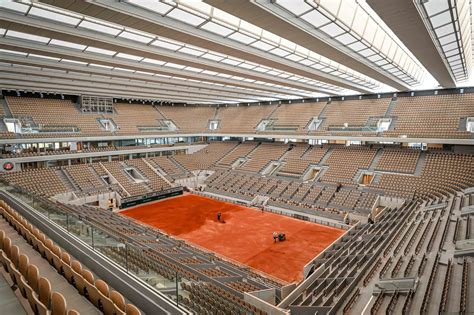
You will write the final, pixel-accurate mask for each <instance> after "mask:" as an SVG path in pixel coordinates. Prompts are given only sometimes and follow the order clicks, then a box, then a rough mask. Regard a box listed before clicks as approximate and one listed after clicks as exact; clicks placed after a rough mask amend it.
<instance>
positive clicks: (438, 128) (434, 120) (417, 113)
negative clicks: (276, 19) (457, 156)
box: [385, 94, 474, 138]
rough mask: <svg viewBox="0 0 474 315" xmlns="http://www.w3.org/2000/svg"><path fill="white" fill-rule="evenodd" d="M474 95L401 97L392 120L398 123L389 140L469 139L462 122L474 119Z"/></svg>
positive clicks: (389, 133) (392, 114)
mask: <svg viewBox="0 0 474 315" xmlns="http://www.w3.org/2000/svg"><path fill="white" fill-rule="evenodd" d="M473 104H474V95H473V94H451V95H432V96H418V97H399V98H398V99H397V103H396V106H395V108H394V109H393V110H392V113H391V115H390V116H393V117H396V118H397V122H396V125H395V128H394V130H393V131H387V132H385V135H386V136H397V135H406V136H408V137H435V138H469V136H470V133H468V132H467V131H460V130H459V125H460V119H461V118H466V117H474V106H473Z"/></svg>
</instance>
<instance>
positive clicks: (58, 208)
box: [0, 183, 195, 305]
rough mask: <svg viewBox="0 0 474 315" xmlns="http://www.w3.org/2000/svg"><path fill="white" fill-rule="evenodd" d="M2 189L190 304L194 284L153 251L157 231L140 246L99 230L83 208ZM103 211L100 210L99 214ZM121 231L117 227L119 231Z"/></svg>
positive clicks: (150, 232)
mask: <svg viewBox="0 0 474 315" xmlns="http://www.w3.org/2000/svg"><path fill="white" fill-rule="evenodd" d="M2 186H3V188H4V189H5V190H7V191H8V192H9V193H11V194H13V195H14V196H15V197H16V198H17V199H19V200H21V201H23V202H25V203H26V204H28V205H29V206H31V207H32V208H33V209H35V210H36V211H38V212H39V213H41V214H43V215H44V216H45V217H47V218H48V219H49V220H51V221H52V222H55V223H56V224H57V225H59V226H61V227H62V228H63V229H64V230H66V231H67V232H68V233H70V234H71V235H74V236H75V237H77V238H79V239H80V240H81V241H83V242H84V243H86V244H87V245H89V246H90V247H91V248H92V249H93V250H94V251H97V252H99V253H101V254H102V255H103V256H106V257H108V258H109V259H111V260H112V261H113V262H115V263H116V264H117V265H118V266H120V267H121V268H123V270H124V271H126V272H127V273H129V274H132V275H134V276H135V277H136V278H138V279H140V280H142V281H143V282H144V283H145V284H146V285H148V286H149V287H150V288H152V289H153V290H156V291H159V292H161V293H163V294H164V295H166V296H168V297H169V298H170V299H172V300H173V301H174V302H175V303H176V305H178V304H179V302H180V301H183V300H186V301H187V300H188V297H189V292H187V291H185V290H183V289H182V288H183V287H187V286H188V287H189V285H190V284H192V283H193V282H195V281H193V280H191V279H188V278H187V277H186V276H185V275H184V274H183V273H182V272H178V271H177V268H172V267H171V265H172V264H171V263H168V262H167V260H166V259H165V258H163V257H162V256H160V255H159V254H158V252H156V251H153V247H152V246H153V243H154V242H159V240H158V239H155V237H151V235H155V236H156V231H154V230H151V229H148V230H145V232H144V233H143V235H137V237H138V238H139V237H143V238H145V240H146V242H145V244H142V243H138V242H136V241H135V240H134V239H133V237H129V235H127V234H126V232H127V231H123V232H124V233H123V235H121V234H119V233H113V234H114V235H112V233H108V232H107V231H105V230H104V229H100V228H97V226H96V225H95V224H94V223H93V221H94V219H93V218H92V219H90V220H89V219H88V216H87V212H86V213H81V212H80V209H83V208H78V210H75V209H73V208H69V207H67V208H66V207H65V206H64V205H61V204H54V203H53V202H52V201H48V200H46V199H44V198H41V197H38V196H36V195H34V194H32V193H30V192H28V191H25V190H23V189H21V188H18V187H13V186H7V185H5V184H4V183H3V184H1V183H0V187H2ZM91 210H94V209H93V208H89V209H87V211H91ZM75 211H77V212H75ZM103 211H104V210H100V209H97V214H99V213H100V212H102V213H103ZM108 217H111V216H110V214H107V213H105V214H104V218H103V219H104V222H108V221H107V218H108ZM99 222H100V221H99ZM119 228H120V227H119V226H117V229H119ZM147 234H148V235H147ZM131 236H133V235H131ZM148 244H150V245H148ZM183 283H184V285H182V284H183Z"/></svg>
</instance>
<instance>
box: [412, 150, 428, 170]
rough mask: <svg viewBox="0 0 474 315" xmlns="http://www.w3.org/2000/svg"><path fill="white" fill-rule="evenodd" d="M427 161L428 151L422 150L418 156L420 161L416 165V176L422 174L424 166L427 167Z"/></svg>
mask: <svg viewBox="0 0 474 315" xmlns="http://www.w3.org/2000/svg"><path fill="white" fill-rule="evenodd" d="M425 161H426V152H425V151H421V152H420V156H419V157H418V161H417V162H416V167H415V173H414V175H415V176H420V175H421V172H422V171H423V168H424V167H425Z"/></svg>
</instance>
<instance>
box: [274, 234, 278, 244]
mask: <svg viewBox="0 0 474 315" xmlns="http://www.w3.org/2000/svg"><path fill="white" fill-rule="evenodd" d="M277 238H278V233H277V232H273V243H276V242H277Z"/></svg>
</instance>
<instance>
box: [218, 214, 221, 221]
mask: <svg viewBox="0 0 474 315" xmlns="http://www.w3.org/2000/svg"><path fill="white" fill-rule="evenodd" d="M217 221H219V222H221V213H220V212H217Z"/></svg>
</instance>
